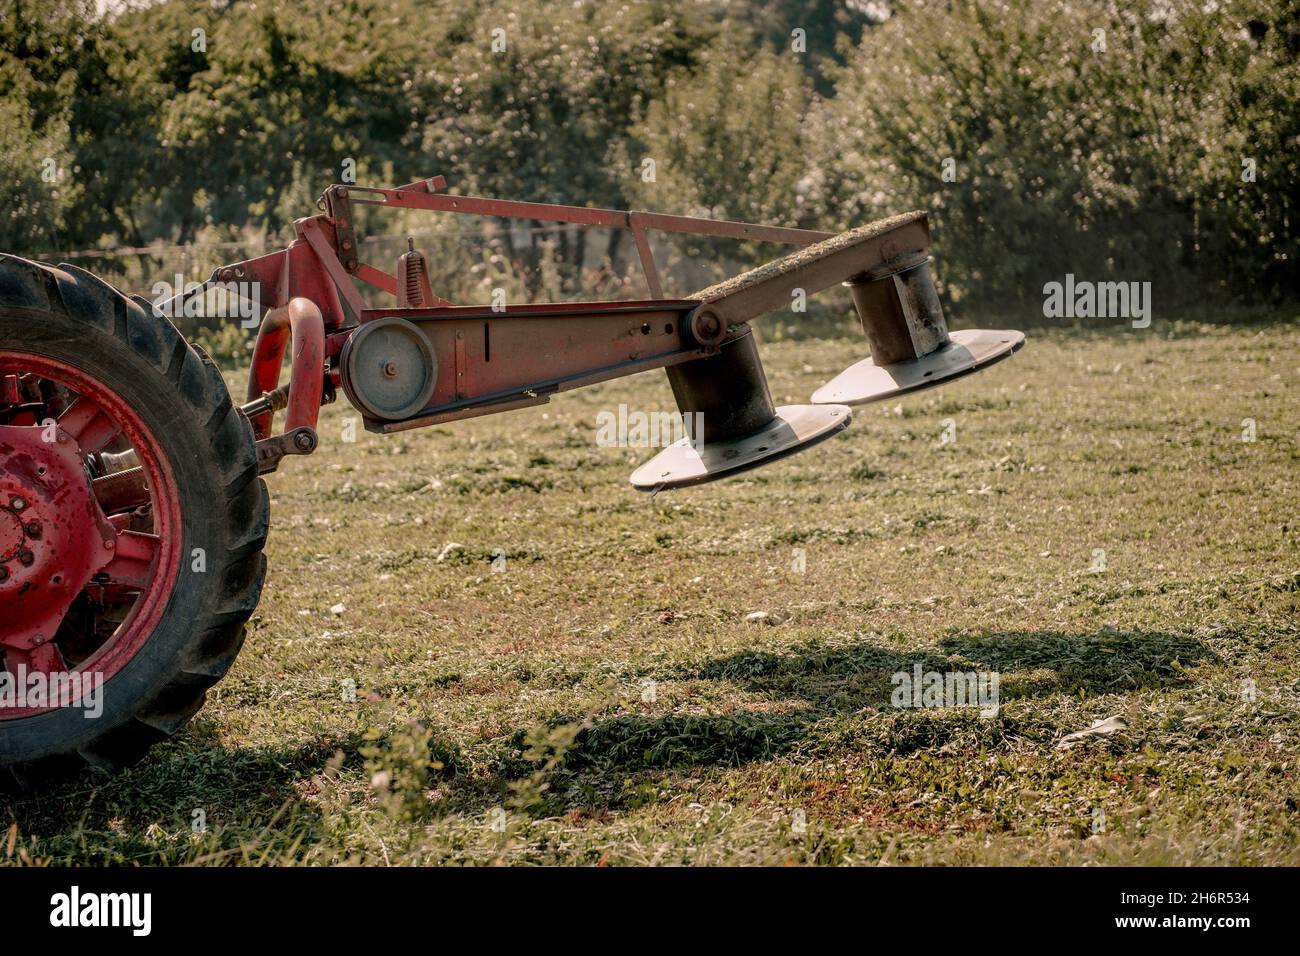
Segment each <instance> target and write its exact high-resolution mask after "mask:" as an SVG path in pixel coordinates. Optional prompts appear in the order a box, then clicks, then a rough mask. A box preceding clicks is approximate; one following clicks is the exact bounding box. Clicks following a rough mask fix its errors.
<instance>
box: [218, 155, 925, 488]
mask: <svg viewBox="0 0 1300 956" xmlns="http://www.w3.org/2000/svg"><path fill="white" fill-rule="evenodd" d="M445 187H446V182H445V180H443V178H442V177H441V176H435V177H433V178H431V179H423V180H418V181H416V182H413V183H408V184H407V185H405V186H399V187H396V188H373V187H363V186H351V185H335V186H331V187H330V188H329V189H328V190H326V191H325V193H324V194H323V195H322V196H321V198H320V200H319V201H318V203H317V206H318V208H319V209H320V210H321V213H320V214H319V215H316V216H311V217H307V218H304V219H299V220H297V221H296V222H295V223H294V231H295V239H294V240H293V242H292V243H291V244H290V245H289V247H288V248H287V249H286V250H284V251H282V252H278V253H273V254H271V255H266V256H261V257H259V258H256V259H250V260H246V261H244V262H238V263H233V264H231V265H228V266H223V267H221V268H219V269H217V270H216V271H215V272H214V273H213V274H212V277H211V278H210V279H209V283H213V282H218V283H232V282H256V283H258V284H259V286H260V289H261V293H262V300H261V304H262V305H263V306H265V307H267V308H268V310H269V314H268V316H267V319H266V322H265V325H264V327H263V329H262V331H261V333H260V334H259V336H258V339H257V343H256V345H255V347H254V354H253V371H252V376H251V380H250V383H249V389H248V403H247V404H246V405H245V406H244V410H245V412H246V413H247V414H248V416H249V418H250V420H251V421H252V423H253V426H254V430H255V434H256V437H257V439H258V441H259V456H261V457H262V459H263V465H262V468H263V470H264V471H270V470H273V469H274V468H275V467H276V466H277V465H278V463H279V460H280V458H281V457H282V456H283V455H286V454H304V453H307V452H309V451H311V450H313V449H314V448H315V444H316V435H315V432H314V426H315V422H316V419H315V416H314V409H313V408H312V407H311V406H312V404H313V402H314V403H316V405H319V404H321V403H322V402H324V401H328V400H329V399H330V398H331V397H332V386H334V385H338V384H342V385H343V386H344V388H345V390H347V391H348V392H349V396H350V397H353V396H355V395H357V394H358V393H356V392H355V391H354V388H353V386H354V385H355V382H353V381H351V380H350V377H349V372H348V355H347V352H346V351H345V346H347V344H348V341H349V339H350V338H351V337H352V335H353V333H354V332H355V331H356V329H357V328H359V327H360V326H361V325H364V324H365V323H367V322H373V321H377V320H380V319H386V320H389V322H390V323H391V321H392V320H393V319H394V318H396V319H400V320H402V321H404V322H409V323H412V324H413V325H415V326H416V327H417V328H418V330H419V331H418V335H420V336H423V338H424V339H425V340H426V341H427V344H428V345H429V347H430V349H431V351H432V354H433V355H434V358H435V361H436V368H434V369H432V370H431V371H432V374H431V375H430V377H431V378H436V383H437V384H436V389H435V391H434V394H433V397H432V399H431V401H430V403H429V404H428V405H427V406H426V407H425V408H424V409H423V410H422V411H420V412H418V413H416V414H413V415H410V416H407V417H404V418H400V419H398V420H383V419H380V418H376V417H371V415H370V414H367V413H366V412H365V411H364V410H363V417H364V418H365V422H366V427H367V428H369V429H370V430H372V431H398V430H403V429H407V428H413V427H417V426H420V425H429V424H434V423H437V422H443V421H450V420H453V419H458V418H468V417H473V416H476V415H484V414H490V413H493V412H497V411H507V410H510V409H514V408H521V407H525V406H528V405H535V404H539V403H542V402H545V401H547V398H548V396H549V395H550V394H551V393H554V392H557V391H561V390H564V389H568V388H574V387H578V386H581V385H586V384H590V383H593V382H599V381H604V380H607V379H611V378H617V377H619V376H622V375H628V374H632V373H634V372H639V371H644V370H646V369H652V368H665V367H668V366H672V365H676V364H679V363H682V362H687V361H690V360H692V359H695V358H702V357H707V356H709V355H713V354H715V353H716V352H717V351H718V349H719V348H721V346H722V345H723V344H724V341H727V340H729V339H730V338H734V337H735V336H736V335H739V334H741V332H742V327H743V323H745V322H748V321H749V320H750V319H752V318H754V317H756V316H758V315H760V314H762V313H763V312H766V311H770V310H771V309H773V308H776V307H779V305H780V303H781V302H785V303H788V302H789V301H790V299H789V295H790V287H791V286H792V285H798V286H799V287H800V288H803V287H806V290H805V291H806V292H807V293H809V294H812V293H814V292H816V291H819V290H820V289H824V288H826V287H828V286H829V285H832V284H835V283H838V282H840V281H843V280H846V279H849V278H851V277H853V276H857V275H861V274H863V273H865V271H866V270H868V269H870V268H873V267H875V266H878V265H879V264H880V263H881V262H884V261H888V260H890V259H891V257H895V256H897V255H899V254H903V253H906V254H909V255H915V254H917V253H918V252H921V253H923V252H924V250H925V249H926V248H927V247H928V243H929V232H928V227H927V226H926V223H925V217H924V215H922V214H920V213H917V214H912V215H910V216H905V217H899V218H898V219H897V220H896V221H892V222H885V223H882V224H876V225H879V226H881V227H882V228H881V231H879V232H878V233H877V232H873V233H871V234H869V235H860V236H859V235H853V236H840V237H835V236H834V235H833V234H832V233H827V232H817V231H813V230H808V229H791V228H785V227H778V226H762V225H755V224H751V223H744V222H731V221H725V220H713V219H701V218H695V217H690V216H672V215H664V214H661V213H650V212H625V211H621V210H614V209H600V208H591V207H582V206H564V205H555V204H550V203H531V202H519V201H515V200H504V199H487V198H483V197H478V196H456V195H450V194H447V193H445V192H443V190H444V189H445ZM355 205H372V206H384V207H389V208H400V209H419V210H425V211H429V212H443V213H452V214H457V215H472V216H496V217H508V218H523V219H529V220H536V221H540V222H552V223H571V224H576V225H580V226H594V227H603V228H612V229H624V230H627V231H628V232H630V233H631V234H632V238H633V241H634V243H635V246H636V248H637V253H638V257H639V260H640V264H641V266H642V269H643V271H644V274H645V282H646V287H647V289H648V291H649V293H650V296H651V297H650V298H649V299H643V300H634V301H600V302H565V303H541V304H530V305H523V306H510V307H508V308H505V309H489V308H487V307H484V306H464V305H459V306H458V305H452V304H451V303H449V302H447V301H446V300H445V299H443V298H441V297H439V296H437V295H435V294H433V293H434V290H433V289H432V288H431V287H430V286H429V284H428V282H427V275H425V274H421V273H418V272H417V273H416V276H415V282H414V285H415V286H417V287H419V288H420V289H422V290H425V291H422V292H421V293H420V298H421V299H422V300H425V301H427V302H429V305H428V306H423V307H419V308H413V307H410V306H409V305H407V304H406V298H405V288H402V289H399V281H398V276H396V275H394V274H392V273H388V272H385V271H384V270H382V269H379V268H377V267H375V266H373V265H371V264H368V263H365V262H362V261H361V260H360V258H359V254H358V237H357V231H356V225H355V221H354V216H353V207H354V206H355ZM868 228H871V227H868ZM651 230H655V231H664V232H672V233H686V234H692V235H699V236H709V237H714V238H728V239H736V240H750V241H760V242H773V243H785V244H789V245H795V246H809V245H812V244H814V243H823V245H824V246H825V248H819V249H818V250H817V252H816V254H813V255H809V256H807V257H805V258H803V259H800V260H798V261H796V262H793V263H789V262H788V263H785V265H784V266H783V267H782V268H781V269H779V270H777V271H776V272H774V273H773V274H771V275H769V276H766V277H763V278H761V279H756V280H755V281H753V282H749V283H748V284H746V285H745V286H744V287H743V288H737V289H735V290H731V291H728V292H727V293H726V294H725V295H719V296H716V297H714V296H710V297H708V302H702V301H699V300H694V299H691V300H687V299H665V298H663V293H662V283H661V282H660V279H659V272H658V267H657V265H656V263H655V261H654V255H653V253H652V251H651V248H650V244H649V242H648V240H647V238H646V234H647V232H648V231H651ZM859 232H860V231H859ZM844 239H847V240H850V241H847V242H841V240H844ZM827 240H830V241H827ZM405 258H406V257H404V259H405ZM805 260H806V261H805ZM410 268H416V266H413V265H412V263H411V262H409V261H403V262H402V263H400V264H399V267H398V270H397V271H398V272H399V273H402V278H403V280H406V279H408V278H410V273H409V271H408V270H409V269H410ZM795 280H798V281H797V282H796V281H795ZM362 283H364V284H366V285H369V286H371V287H372V288H375V289H378V290H380V291H381V292H384V293H386V294H388V295H391V296H393V298H394V305H393V306H391V307H383V308H370V307H368V305H367V303H366V300H365V298H364V297H363V296H362V292H361V284H362ZM308 303H309V304H311V305H314V306H315V310H314V311H313V310H312V309H310V308H308ZM285 310H288V313H287V314H286V311H285ZM287 336H291V337H292V339H293V355H292V370H291V373H290V384H289V386H288V387H287V388H286V387H284V386H281V385H279V371H280V365H281V362H282V357H283V354H284V350H285V344H286V337H287ZM322 356H323V359H324V362H326V363H328V365H329V370H328V372H325V371H324V370H323V369H322ZM286 404H287V405H288V406H289V409H290V416H289V422H288V431H286V432H285V434H284V435H280V436H272V417H273V414H274V411H275V410H276V409H278V408H282V407H284V406H285V405H286ZM354 404H356V400H355V398H354ZM372 410H373V409H372ZM290 439H292V440H290Z"/></svg>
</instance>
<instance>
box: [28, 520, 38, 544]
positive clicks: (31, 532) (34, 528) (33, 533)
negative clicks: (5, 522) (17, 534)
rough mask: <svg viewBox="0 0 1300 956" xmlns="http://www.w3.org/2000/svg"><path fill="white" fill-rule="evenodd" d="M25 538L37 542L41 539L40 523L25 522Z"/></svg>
mask: <svg viewBox="0 0 1300 956" xmlns="http://www.w3.org/2000/svg"><path fill="white" fill-rule="evenodd" d="M25 530H26V531H27V537H29V538H31V539H33V540H35V541H39V540H40V539H41V523H40V522H39V521H29V522H27V528H26V529H25Z"/></svg>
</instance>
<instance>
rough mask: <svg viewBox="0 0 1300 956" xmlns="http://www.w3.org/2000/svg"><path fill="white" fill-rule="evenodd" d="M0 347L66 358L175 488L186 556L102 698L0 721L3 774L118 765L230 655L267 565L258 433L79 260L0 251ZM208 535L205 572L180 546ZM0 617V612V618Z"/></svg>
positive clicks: (157, 733) (146, 743)
mask: <svg viewBox="0 0 1300 956" xmlns="http://www.w3.org/2000/svg"><path fill="white" fill-rule="evenodd" d="M0 349H9V350H12V351H22V352H32V353H36V354H39V355H44V356H48V357H50V358H54V359H57V360H60V361H62V362H65V363H67V364H70V365H75V366H77V367H79V368H81V369H83V370H85V371H86V372H88V373H90V374H91V375H93V376H94V377H95V378H96V379H97V380H99V381H100V382H102V383H103V384H104V385H106V386H108V387H109V388H111V389H112V390H113V391H115V392H117V394H118V395H120V396H121V397H122V398H123V399H125V400H126V401H127V402H128V403H129V404H130V405H131V407H132V408H133V409H134V410H135V412H136V414H137V415H139V417H140V418H141V419H142V421H143V422H144V424H145V425H146V427H148V429H149V430H150V431H151V432H152V433H153V435H154V438H155V440H156V441H157V443H158V445H159V447H160V448H161V451H162V454H163V455H164V456H165V457H166V458H167V460H168V462H169V463H170V466H171V469H172V471H173V474H174V477H175V482H176V486H177V489H178V492H179V497H180V516H181V526H182V542H183V550H182V551H181V555H182V556H183V559H182V560H181V562H180V568H179V570H178V571H177V576H176V579H175V580H174V581H172V582H164V585H166V586H170V594H169V598H168V602H167V605H166V608H165V610H164V611H163V613H162V616H161V618H160V619H159V622H158V625H157V627H156V628H155V629H154V631H153V632H152V633H151V634H150V635H149V636H148V637H147V639H146V640H145V643H144V644H143V645H142V646H141V647H140V649H139V650H138V651H137V652H136V653H135V655H134V656H133V657H132V658H131V659H130V660H129V661H128V662H127V663H126V664H125V666H123V667H122V669H121V670H120V671H118V672H117V673H115V674H113V675H112V676H111V677H110V678H109V679H108V680H107V681H106V682H105V684H104V691H103V704H104V710H103V713H102V715H101V716H100V717H98V718H97V719H93V720H91V719H86V717H85V715H84V714H83V713H82V712H81V711H80V710H79V709H77V708H64V709H60V710H52V711H47V712H44V713H40V714H36V715H33V716H29V717H23V718H18V719H10V720H0V787H4V788H6V789H11V790H12V789H15V788H16V789H18V790H30V789H32V788H33V787H34V786H36V785H38V784H40V783H44V782H47V781H49V780H51V779H54V778H64V777H67V776H69V775H71V774H76V773H79V772H80V771H82V770H84V769H85V768H86V767H87V766H96V767H103V768H106V769H109V770H116V769H119V768H122V767H125V766H127V765H129V764H131V763H134V762H135V761H137V760H139V759H140V758H141V757H142V756H143V755H144V754H145V752H146V751H147V750H148V749H149V748H150V747H151V746H152V745H153V744H155V743H157V742H159V741H161V740H164V739H166V738H167V737H170V736H172V735H173V734H175V733H176V732H177V731H179V730H180V729H181V728H182V727H184V726H185V725H186V723H188V722H189V720H190V718H191V717H193V716H194V714H195V713H196V712H197V711H198V710H199V708H200V707H202V706H203V702H204V698H205V696H206V691H207V688H209V687H211V686H212V685H213V684H215V683H216V682H217V681H218V680H220V679H221V677H222V676H224V675H225V673H226V671H227V670H228V669H229V668H230V665H231V664H232V663H233V662H234V659H235V656H236V654H238V652H239V649H240V647H241V645H242V644H243V640H244V622H245V621H247V620H248V617H249V615H251V614H252V613H253V609H254V608H255V607H256V606H257V601H258V598H259V596H260V594H261V590H262V581H263V578H264V577H265V574H266V559H265V558H264V557H263V556H262V547H263V545H264V544H265V542H266V534H267V521H268V499H267V493H266V485H265V484H264V483H263V482H262V480H261V479H260V478H259V477H258V475H257V463H256V457H255V454H254V447H253V433H252V429H251V428H250V426H249V424H248V421H247V419H246V418H245V417H244V416H243V415H242V414H241V413H240V412H239V411H238V410H237V409H235V408H234V407H233V406H232V405H231V402H230V395H229V393H228V391H227V389H226V386H225V383H224V382H223V381H222V379H221V375H220V373H219V372H218V371H217V369H216V367H215V366H214V365H213V363H212V361H211V360H210V359H209V358H208V357H207V355H205V354H204V353H203V352H201V351H200V350H198V349H196V348H194V347H193V346H191V345H189V344H188V343H186V341H185V339H184V338H183V337H182V336H181V334H180V333H179V332H178V331H177V330H176V328H175V327H174V326H173V325H172V324H171V323H170V322H168V321H167V320H166V319H164V318H161V317H158V316H156V315H155V314H153V311H152V309H150V308H149V307H148V303H147V302H145V301H144V300H142V299H130V298H127V297H126V296H124V295H123V294H122V293H120V292H118V291H117V290H116V289H114V288H113V287H111V286H110V285H108V284H107V283H105V282H104V281H102V280H100V279H98V278H96V277H95V276H93V275H91V274H90V273H88V272H85V271H84V270H82V269H78V268H76V267H75V266H70V265H60V266H59V267H58V268H57V269H56V268H52V267H49V266H43V265H40V264H37V263H35V262H29V261H27V260H25V259H19V258H17V257H14V256H5V255H0ZM194 548H203V549H204V550H205V552H206V556H207V567H206V573H202V574H198V573H195V572H194V570H193V567H192V564H191V562H190V561H189V560H188V559H185V558H184V556H188V555H191V554H192V553H193V549H194ZM2 626H3V624H2V623H0V627H2Z"/></svg>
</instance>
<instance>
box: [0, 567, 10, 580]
mask: <svg viewBox="0 0 1300 956" xmlns="http://www.w3.org/2000/svg"><path fill="white" fill-rule="evenodd" d="M8 577H9V569H8V568H7V567H5V566H4V565H3V564H0V581H5V580H7V579H8Z"/></svg>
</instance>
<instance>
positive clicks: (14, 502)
mask: <svg viewBox="0 0 1300 956" xmlns="http://www.w3.org/2000/svg"><path fill="white" fill-rule="evenodd" d="M9 507H10V508H12V509H13V510H14V511H22V510H23V509H24V508H26V507H27V502H25V501H23V499H21V498H19V497H18V496H17V495H15V496H14V497H12V498H10V499H9Z"/></svg>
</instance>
